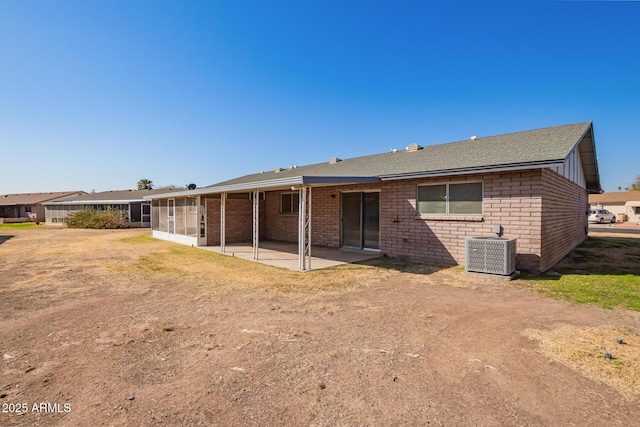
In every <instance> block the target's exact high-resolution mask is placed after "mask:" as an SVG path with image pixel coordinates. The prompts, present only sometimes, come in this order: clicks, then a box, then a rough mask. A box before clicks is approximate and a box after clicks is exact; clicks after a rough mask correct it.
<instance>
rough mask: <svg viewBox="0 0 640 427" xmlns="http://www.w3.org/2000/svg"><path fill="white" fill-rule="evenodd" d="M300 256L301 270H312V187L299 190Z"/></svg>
mask: <svg viewBox="0 0 640 427" xmlns="http://www.w3.org/2000/svg"><path fill="white" fill-rule="evenodd" d="M298 258H299V262H300V266H299V267H300V270H302V271H305V270H311V187H309V188H308V189H307V187H302V188H300V189H299V190H298Z"/></svg>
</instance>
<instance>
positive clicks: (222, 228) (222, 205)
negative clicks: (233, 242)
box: [220, 193, 227, 252]
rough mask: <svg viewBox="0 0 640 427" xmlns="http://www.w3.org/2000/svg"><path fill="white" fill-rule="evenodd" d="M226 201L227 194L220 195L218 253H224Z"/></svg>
mask: <svg viewBox="0 0 640 427" xmlns="http://www.w3.org/2000/svg"><path fill="white" fill-rule="evenodd" d="M226 200H227V193H221V194H220V252H224V243H225V217H226V215H225V209H226V207H225V202H226Z"/></svg>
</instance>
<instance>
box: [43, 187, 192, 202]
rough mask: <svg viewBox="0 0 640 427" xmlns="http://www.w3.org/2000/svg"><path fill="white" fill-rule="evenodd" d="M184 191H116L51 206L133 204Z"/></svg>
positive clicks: (72, 199) (85, 196)
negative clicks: (147, 198) (172, 192)
mask: <svg viewBox="0 0 640 427" xmlns="http://www.w3.org/2000/svg"><path fill="white" fill-rule="evenodd" d="M181 190H182V189H176V190H168V189H166V188H165V189H158V190H115V191H102V192H100V193H92V194H84V195H82V196H78V197H70V198H64V199H59V200H55V201H54V202H52V203H51V204H69V203H74V204H76V203H90V202H98V203H100V202H103V203H108V202H113V203H117V202H133V201H143V200H144V196H150V195H153V194H159V193H163V194H164V193H169V192H171V191H181Z"/></svg>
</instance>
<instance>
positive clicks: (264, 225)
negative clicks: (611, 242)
mask: <svg viewBox="0 0 640 427" xmlns="http://www.w3.org/2000/svg"><path fill="white" fill-rule="evenodd" d="M464 181H469V182H471V181H475V182H477V181H482V183H483V204H482V210H483V214H482V215H481V216H462V217H456V216H443V215H440V216H438V215H429V216H422V217H419V216H418V214H417V209H416V196H417V187H418V185H421V184H437V183H447V182H464ZM375 190H381V192H380V250H381V252H382V253H384V254H386V255H389V256H394V257H400V258H406V259H412V260H417V261H424V262H431V263H442V264H464V257H465V253H464V250H465V249H464V241H465V238H467V237H474V236H494V235H495V234H494V232H493V226H494V225H501V226H502V228H503V236H504V237H515V238H517V239H518V242H517V248H518V249H517V251H518V254H517V259H516V265H517V268H518V269H520V270H527V271H532V272H538V271H541V270H542V271H544V270H547V269H549V268H551V267H552V266H553V265H554V264H555V263H556V262H557V261H559V260H560V259H561V258H562V257H563V256H564V255H566V254H567V253H568V252H569V251H571V250H572V249H573V248H574V247H575V246H576V245H577V244H579V243H580V242H582V241H583V240H584V238H585V234H584V230H585V228H584V227H585V226H586V225H587V224H586V215H585V214H584V212H585V209H586V203H587V194H586V191H585V190H584V189H582V188H580V187H579V186H577V185H576V184H573V183H572V182H570V181H568V180H566V179H565V178H563V177H562V176H560V175H558V174H557V173H555V172H553V171H551V170H547V169H540V170H531V171H522V172H520V171H515V172H505V173H488V174H475V175H466V176H452V177H441V178H424V179H410V180H402V181H387V182H383V183H380V184H373V185H364V184H363V185H350V186H333V187H323V188H314V189H313V190H312V244H313V245H314V246H322V247H333V248H338V247H340V243H341V241H340V239H341V200H342V199H341V194H342V192H345V191H375ZM288 192H290V191H288ZM281 193H282V192H281V191H270V192H266V195H265V200H264V201H261V203H260V205H261V212H260V223H261V226H260V231H261V233H260V234H261V239H267V240H277V241H285V242H297V240H298V214H297V213H296V214H281V213H280V194H281ZM251 203H252V202H251V200H237V199H227V208H226V212H227V220H226V224H227V231H226V233H227V243H234V242H250V241H251V229H252V211H251V206H252V205H251ZM207 227H208V228H207V244H209V245H218V244H220V199H209V202H208V210H207ZM543 253H544V257H541V254H543Z"/></svg>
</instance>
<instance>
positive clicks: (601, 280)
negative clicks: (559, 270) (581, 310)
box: [522, 272, 640, 311]
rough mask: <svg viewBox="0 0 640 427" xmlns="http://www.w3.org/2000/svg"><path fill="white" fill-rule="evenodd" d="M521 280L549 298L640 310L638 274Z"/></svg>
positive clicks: (574, 274) (639, 280)
mask: <svg viewBox="0 0 640 427" xmlns="http://www.w3.org/2000/svg"><path fill="white" fill-rule="evenodd" d="M522 279H523V280H522V283H523V284H524V285H525V286H526V287H528V288H530V289H533V290H535V291H537V292H540V293H541V294H543V295H546V296H548V297H552V298H559V299H564V300H567V301H574V302H577V303H579V304H596V305H598V306H600V307H605V308H614V307H618V306H621V307H624V308H628V309H630V310H635V311H640V276H638V275H635V274H589V273H571V272H565V273H564V274H561V275H558V276H555V275H542V276H523V277H522Z"/></svg>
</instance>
